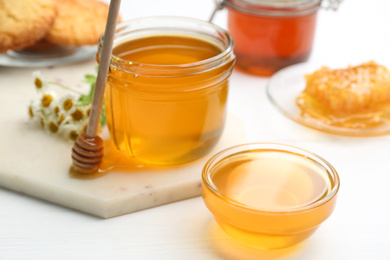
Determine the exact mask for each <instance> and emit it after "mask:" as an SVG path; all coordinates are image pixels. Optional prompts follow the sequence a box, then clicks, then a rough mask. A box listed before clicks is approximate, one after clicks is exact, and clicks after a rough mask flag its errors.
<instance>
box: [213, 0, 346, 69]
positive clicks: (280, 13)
mask: <svg viewBox="0 0 390 260" xmlns="http://www.w3.org/2000/svg"><path fill="white" fill-rule="evenodd" d="M333 2H335V4H337V5H338V3H339V2H340V0H334V1H333ZM321 3H322V1H321V0H223V1H222V2H220V3H219V5H220V7H222V6H226V7H227V9H228V31H229V32H230V34H231V35H232V37H233V39H234V41H235V53H236V56H237V64H236V67H237V68H238V69H239V70H241V71H244V72H247V73H250V74H254V75H259V76H271V75H272V74H273V73H275V72H276V71H278V70H280V69H282V68H284V67H287V66H289V65H292V64H295V63H299V62H304V61H306V60H307V59H308V58H309V56H310V53H311V50H312V46H313V39H314V32H315V28H316V19H317V11H318V9H319V8H320V7H321ZM330 8H332V9H335V8H337V6H330Z"/></svg>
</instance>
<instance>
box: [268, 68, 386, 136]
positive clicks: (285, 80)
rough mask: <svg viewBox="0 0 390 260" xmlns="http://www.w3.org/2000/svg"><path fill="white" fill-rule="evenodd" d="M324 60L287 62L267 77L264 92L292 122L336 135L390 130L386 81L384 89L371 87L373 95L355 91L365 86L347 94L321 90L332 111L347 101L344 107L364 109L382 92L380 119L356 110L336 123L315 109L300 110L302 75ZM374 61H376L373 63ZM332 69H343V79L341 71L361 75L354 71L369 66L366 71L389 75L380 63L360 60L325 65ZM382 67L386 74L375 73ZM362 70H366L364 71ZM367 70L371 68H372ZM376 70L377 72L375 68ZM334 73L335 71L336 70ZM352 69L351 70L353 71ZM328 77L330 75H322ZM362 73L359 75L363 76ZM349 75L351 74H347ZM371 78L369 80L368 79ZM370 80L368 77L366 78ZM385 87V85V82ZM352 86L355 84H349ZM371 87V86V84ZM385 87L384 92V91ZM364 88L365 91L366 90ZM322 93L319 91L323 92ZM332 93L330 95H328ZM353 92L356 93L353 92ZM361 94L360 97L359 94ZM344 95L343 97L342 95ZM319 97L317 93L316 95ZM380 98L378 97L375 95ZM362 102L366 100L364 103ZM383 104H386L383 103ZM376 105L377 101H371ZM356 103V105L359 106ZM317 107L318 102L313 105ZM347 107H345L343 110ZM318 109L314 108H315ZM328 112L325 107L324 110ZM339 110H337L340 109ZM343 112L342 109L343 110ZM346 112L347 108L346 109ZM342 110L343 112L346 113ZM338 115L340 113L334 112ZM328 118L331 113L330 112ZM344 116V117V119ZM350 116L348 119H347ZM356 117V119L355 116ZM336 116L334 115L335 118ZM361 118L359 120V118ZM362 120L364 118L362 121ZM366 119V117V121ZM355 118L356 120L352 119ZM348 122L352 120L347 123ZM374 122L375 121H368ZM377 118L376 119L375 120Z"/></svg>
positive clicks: (383, 132)
mask: <svg viewBox="0 0 390 260" xmlns="http://www.w3.org/2000/svg"><path fill="white" fill-rule="evenodd" d="M325 65H327V64H313V63H300V64H295V65H292V66H289V67H287V68H284V69H282V70H280V71H278V72H277V73H275V74H274V75H273V76H272V78H271V79H270V81H269V84H268V86H267V96H268V98H269V100H270V101H271V103H272V104H273V105H274V106H275V107H276V108H277V109H278V110H279V111H281V112H282V113H283V114H284V115H285V116H287V117H288V118H290V119H292V120H294V121H295V122H298V123H300V124H302V125H304V126H307V127H310V128H313V129H316V130H320V131H323V132H327V133H332V134H338V135H345V136H360V137H366V136H379V135H385V134H389V133H390V119H389V118H390V107H388V104H390V102H386V98H390V97H389V95H390V84H389V86H388V88H387V89H384V88H383V87H382V86H380V87H376V90H377V92H375V91H373V92H372V94H371V95H375V96H369V97H368V98H367V95H365V96H364V95H363V94H361V95H360V94H359V95H357V94H356V93H357V92H358V91H360V92H361V93H363V92H364V91H366V90H367V89H364V88H359V87H358V88H356V89H357V91H354V93H352V94H351V95H349V94H348V93H347V94H346V93H344V92H343V91H340V92H337V91H336V94H335V89H330V90H329V91H328V93H325V98H328V99H329V100H328V101H329V104H332V105H336V107H335V109H334V111H333V112H337V113H343V111H342V109H343V108H345V107H346V106H345V104H349V105H347V107H348V108H351V107H352V108H354V107H355V108H356V109H359V108H361V107H362V109H365V107H367V106H368V105H370V104H372V102H373V100H374V101H375V100H378V95H384V96H383V104H384V109H383V111H381V113H380V115H381V118H380V120H377V118H378V117H379V116H378V113H376V112H375V113H369V112H367V113H365V114H364V113H360V114H352V116H351V115H347V116H346V115H343V116H344V117H343V120H342V121H343V122H346V123H339V122H340V120H339V122H337V120H336V121H329V120H327V119H328V118H326V116H325V117H321V116H316V113H311V114H310V113H306V112H307V111H306V112H303V110H302V105H298V102H297V100H298V98H300V97H301V95H302V92H303V91H304V90H305V89H306V79H305V75H311V76H313V75H314V72H315V71H316V72H317V71H319V70H320V69H321V68H322V67H323V66H325ZM374 65H376V64H375V63H374ZM329 67H330V68H331V69H332V70H333V69H334V68H336V69H340V68H341V70H345V71H342V73H344V74H343V77H342V78H343V79H344V78H345V74H353V75H352V76H353V77H358V78H362V75H360V74H357V75H355V74H356V72H357V71H359V73H360V71H361V70H363V71H364V70H365V69H366V67H369V69H367V71H369V70H370V69H371V70H372V71H374V72H373V73H374V74H375V73H376V74H380V75H381V78H383V77H390V72H389V71H387V70H386V68H385V67H384V66H381V65H378V66H373V65H372V64H370V62H368V63H365V64H364V63H363V64H361V65H356V66H355V67H351V66H350V67H348V65H346V66H329ZM383 70H385V72H386V73H388V75H387V74H386V75H385V74H383V73H379V72H383ZM367 71H366V73H369V72H367ZM372 71H371V72H372ZM378 71H379V72H378ZM337 73H338V72H337ZM354 73H355V74H354ZM326 76H329V77H331V76H332V75H326ZM365 76H366V75H363V78H364V77H365ZM348 77H349V78H350V77H351V75H348ZM371 81H372V80H371ZM368 82H370V80H368ZM386 87H387V86H386ZM352 89H353V90H354V89H355V88H352ZM374 89H375V88H374ZM386 91H388V93H387V92H386ZM366 92H367V91H366ZM323 94H324V93H322V95H323ZM332 94H333V95H334V96H332ZM355 94H356V95H355ZM363 97H364V98H363ZM343 98H344V99H343ZM319 99H321V97H319ZM379 99H380V98H379ZM322 102H324V99H322ZM364 102H366V103H364ZM318 104H320V105H322V104H323V103H319V102H318V103H317V104H314V105H315V106H314V107H316V105H318ZM386 104H387V107H386ZM337 105H339V106H338V107H337ZM374 105H378V104H374ZM359 106H360V107H359ZM317 107H318V106H317ZM347 110H348V109H346V111H347ZM318 111H320V110H317V111H314V112H318ZM327 111H328V112H329V110H327ZM340 111H341V112H340ZM344 112H345V111H344ZM347 112H348V111H347ZM347 112H346V113H347ZM383 115H386V116H387V118H382V116H383ZM336 116H340V115H336ZM332 118H334V117H333V115H332ZM345 118H347V120H344V119H345ZM351 118H352V120H351ZM356 118H357V120H356ZM336 119H337V118H336ZM362 120H363V121H362ZM364 120H365V121H364ZM367 120H368V121H367ZM355 121H358V123H356V122H355ZM351 122H352V123H351ZM361 122H371V123H363V124H362V123H361ZM372 122H376V123H372ZM378 122H379V123H378Z"/></svg>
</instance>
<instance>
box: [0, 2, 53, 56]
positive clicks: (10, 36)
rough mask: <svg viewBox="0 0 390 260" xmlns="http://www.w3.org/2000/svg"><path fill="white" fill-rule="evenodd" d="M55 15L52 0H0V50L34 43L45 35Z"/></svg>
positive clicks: (4, 50)
mask: <svg viewBox="0 0 390 260" xmlns="http://www.w3.org/2000/svg"><path fill="white" fill-rule="evenodd" d="M55 17H56V5H55V3H54V1H53V0H28V1H26V0H0V52H6V51H7V50H18V49H22V48H24V47H26V46H29V45H32V44H34V43H35V42H37V41H38V40H40V39H41V38H43V37H44V36H45V35H46V33H47V32H48V31H49V29H50V28H51V26H52V25H53V23H54V20H55Z"/></svg>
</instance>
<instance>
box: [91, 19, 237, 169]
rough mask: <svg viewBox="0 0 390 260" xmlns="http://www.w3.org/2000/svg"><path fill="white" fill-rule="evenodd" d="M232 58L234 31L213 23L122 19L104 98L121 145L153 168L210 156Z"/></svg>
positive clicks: (222, 115) (222, 116)
mask: <svg viewBox="0 0 390 260" xmlns="http://www.w3.org/2000/svg"><path fill="white" fill-rule="evenodd" d="M99 47H101V45H100V46H99ZM98 58H99V57H98ZM234 62H235V56H234V54H233V41H232V39H231V37H230V35H229V34H228V33H227V32H226V31H225V30H223V29H222V28H220V27H218V26H215V25H213V24H210V23H207V22H203V21H199V20H194V19H187V18H174V17H151V18H142V19H136V20H132V21H128V22H125V23H123V24H121V25H120V26H119V28H117V32H116V35H115V39H114V48H113V54H112V64H111V67H110V72H109V75H108V79H107V85H106V96H105V107H106V117H107V125H108V128H109V130H110V135H111V139H112V140H113V142H114V143H115V146H116V147H117V149H118V150H120V151H122V152H124V153H126V154H128V155H131V156H133V157H135V158H136V159H138V160H140V161H143V162H145V163H147V164H151V165H175V164H180V163H184V162H188V161H192V160H195V159H197V158H199V157H201V156H203V155H205V154H206V153H207V152H208V151H210V149H211V148H213V146H214V145H215V144H216V143H217V142H218V140H219V138H220V136H221V134H222V131H223V128H224V123H225V117H226V101H227V96H228V78H229V76H230V74H231V71H232V68H233V66H234Z"/></svg>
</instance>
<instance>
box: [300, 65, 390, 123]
mask: <svg viewBox="0 0 390 260" xmlns="http://www.w3.org/2000/svg"><path fill="white" fill-rule="evenodd" d="M305 78H306V88H305V90H304V91H303V92H302V93H301V95H300V96H299V97H298V99H297V104H298V106H299V107H300V108H301V110H302V115H303V116H311V117H314V118H317V119H321V120H322V121H323V122H325V123H327V124H331V125H336V126H342V127H349V128H364V127H370V126H375V125H378V124H382V123H384V122H386V121H387V120H389V119H390V71H389V70H388V69H387V68H386V67H384V66H382V65H378V64H377V63H375V62H373V61H371V62H367V63H363V64H361V65H358V66H354V67H351V66H350V67H348V68H345V69H335V70H332V69H330V68H328V67H322V68H321V69H319V70H317V71H315V72H313V73H312V74H309V75H305Z"/></svg>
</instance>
